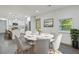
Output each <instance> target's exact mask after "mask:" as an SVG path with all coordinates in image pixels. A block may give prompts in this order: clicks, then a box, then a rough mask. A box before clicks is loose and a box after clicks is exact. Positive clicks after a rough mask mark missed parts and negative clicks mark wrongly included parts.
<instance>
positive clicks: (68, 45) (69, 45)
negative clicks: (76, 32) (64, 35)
mask: <svg viewBox="0 0 79 59" xmlns="http://www.w3.org/2000/svg"><path fill="white" fill-rule="evenodd" d="M61 44H63V45H66V46H70V47H71V45H69V44H65V43H61Z"/></svg>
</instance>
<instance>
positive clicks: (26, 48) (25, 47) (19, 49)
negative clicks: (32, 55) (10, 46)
mask: <svg viewBox="0 0 79 59" xmlns="http://www.w3.org/2000/svg"><path fill="white" fill-rule="evenodd" d="M15 38H16V39H15V40H16V44H17V52H18V53H25V52H26V51H27V52H28V51H29V50H30V49H31V45H28V44H26V43H23V42H22V41H21V39H20V38H18V37H17V36H15Z"/></svg>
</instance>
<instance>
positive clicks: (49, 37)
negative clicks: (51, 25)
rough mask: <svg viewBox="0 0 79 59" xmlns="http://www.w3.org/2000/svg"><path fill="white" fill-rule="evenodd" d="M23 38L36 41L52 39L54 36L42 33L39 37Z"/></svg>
mask: <svg viewBox="0 0 79 59" xmlns="http://www.w3.org/2000/svg"><path fill="white" fill-rule="evenodd" d="M24 37H25V38H27V39H28V40H37V39H52V38H53V37H54V35H51V34H44V33H42V34H40V35H25V36H24Z"/></svg>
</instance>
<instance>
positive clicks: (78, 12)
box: [32, 6, 79, 45]
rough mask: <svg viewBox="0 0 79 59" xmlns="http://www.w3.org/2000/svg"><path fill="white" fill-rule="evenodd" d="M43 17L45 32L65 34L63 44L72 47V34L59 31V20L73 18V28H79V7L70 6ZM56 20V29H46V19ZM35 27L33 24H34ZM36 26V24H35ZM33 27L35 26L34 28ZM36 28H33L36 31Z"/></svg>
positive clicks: (42, 22)
mask: <svg viewBox="0 0 79 59" xmlns="http://www.w3.org/2000/svg"><path fill="white" fill-rule="evenodd" d="M40 17H41V26H42V30H43V31H44V32H48V33H51V32H56V31H58V32H61V33H62V34H63V38H62V43H65V44H69V45H71V39H70V34H69V33H68V32H62V31H61V30H60V29H59V25H60V23H59V20H60V19H63V18H72V19H73V28H79V6H68V7H65V8H61V9H58V10H54V11H52V12H49V13H46V14H43V15H41V16H40ZM51 17H53V18H54V27H53V28H44V27H43V25H44V19H48V18H51ZM33 22H34V21H33ZM32 25H33V24H32ZM34 25H35V24H34ZM34 25H33V26H34ZM34 28H35V27H33V30H34Z"/></svg>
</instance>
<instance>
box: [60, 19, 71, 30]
mask: <svg viewBox="0 0 79 59" xmlns="http://www.w3.org/2000/svg"><path fill="white" fill-rule="evenodd" d="M60 22H61V23H60V28H61V30H64V31H70V29H71V28H72V18H68V19H63V20H61V21H60Z"/></svg>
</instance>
